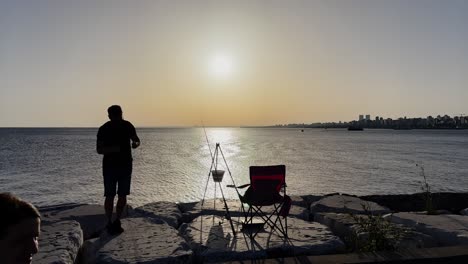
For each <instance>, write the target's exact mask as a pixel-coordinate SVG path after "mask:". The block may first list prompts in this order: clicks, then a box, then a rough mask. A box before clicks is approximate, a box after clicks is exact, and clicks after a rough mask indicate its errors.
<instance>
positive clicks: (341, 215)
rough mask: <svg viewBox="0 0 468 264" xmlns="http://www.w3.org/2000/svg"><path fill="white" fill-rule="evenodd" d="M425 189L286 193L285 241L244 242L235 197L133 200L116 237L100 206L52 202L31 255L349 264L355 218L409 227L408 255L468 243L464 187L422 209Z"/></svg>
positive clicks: (85, 263) (84, 262) (277, 237)
mask: <svg viewBox="0 0 468 264" xmlns="http://www.w3.org/2000/svg"><path fill="white" fill-rule="evenodd" d="M425 195H426V193H413V194H401V195H399V194H395V195H369V196H355V195H347V194H340V193H329V194H325V195H302V196H291V199H292V205H291V210H290V212H289V216H288V222H287V223H288V227H289V228H290V230H289V235H288V238H287V240H288V241H289V242H288V243H285V242H281V241H282V240H283V239H284V237H283V238H282V237H281V234H279V233H277V232H275V231H274V230H270V229H271V228H269V227H268V226H264V230H263V231H262V232H260V233H258V235H257V236H256V237H255V245H256V246H254V245H251V243H250V242H248V241H249V239H248V235H247V237H246V233H245V231H242V229H241V227H242V224H241V221H240V220H241V219H243V215H242V214H241V211H240V202H239V200H236V199H227V201H226V203H227V205H228V207H229V211H230V217H229V218H228V217H227V215H226V211H225V209H224V202H223V201H222V199H221V198H217V199H207V200H205V205H202V204H201V202H200V201H195V202H189V203H177V204H176V203H173V202H164V201H157V202H152V203H149V204H145V205H143V206H139V207H136V208H133V207H132V205H131V204H130V205H128V206H127V208H126V210H125V211H124V214H123V216H122V226H123V228H124V229H125V231H124V232H123V233H122V234H119V235H114V236H111V235H109V234H108V233H107V231H106V230H105V225H106V222H107V220H106V217H105V215H104V208H103V206H102V205H97V204H79V203H76V204H75V203H64V204H57V205H53V206H45V207H40V208H39V211H40V212H41V215H42V226H41V233H42V234H41V236H40V238H39V242H40V245H41V246H40V250H39V253H38V254H37V255H35V256H34V258H33V260H34V263H36V264H49V263H67V264H68V263H70V264H72V263H73V264H94V263H109V264H112V263H140V262H142V263H205V262H216V263H219V262H232V261H245V260H254V259H262V260H264V259H269V258H276V259H278V258H280V259H283V260H286V259H288V258H294V259H296V258H297V257H298V256H299V257H305V258H310V257H311V256H317V257H319V256H323V257H322V258H325V259H327V258H328V257H326V256H325V255H330V256H332V255H333V256H334V257H333V258H336V257H337V256H338V258H339V259H342V260H343V262H346V260H349V259H350V258H356V257H359V256H360V255H356V253H358V252H359V251H357V249H356V248H357V247H358V246H359V245H360V244H359V243H362V242H359V241H362V238H359V236H358V238H359V240H350V239H349V238H350V237H352V236H353V234H354V232H358V233H356V234H359V232H361V235H362V234H365V232H364V233H362V232H363V231H359V230H360V228H361V227H362V226H361V227H359V225H358V223H359V222H356V221H358V220H357V219H358V218H360V219H371V220H372V221H376V222H375V223H383V222H388V225H391V226H405V228H407V229H408V230H410V229H411V230H412V231H411V232H410V233H408V234H410V237H408V238H405V239H404V241H403V242H402V243H403V244H402V247H403V248H402V249H407V248H409V249H410V250H416V251H414V252H419V253H418V254H414V257H413V260H416V259H427V258H429V259H434V258H438V256H439V255H440V256H443V257H444V258H447V257H449V258H451V256H455V255H456V254H458V255H459V253H451V252H452V251H450V249H444V248H443V247H447V246H468V230H466V226H468V192H461V193H460V192H443V193H432V194H431V195H432V196H431V197H432V202H433V205H434V207H433V208H432V209H434V211H431V212H429V211H428V212H424V211H425V210H424V209H425V206H426V205H427V204H426V203H425V202H426V201H425V197H426V196H425ZM364 205H366V206H364ZM366 215H367V216H366ZM231 217H232V218H231ZM356 217H357V218H356ZM229 219H231V220H229ZM359 221H361V220H359ZM363 221H366V220H363ZM233 223H234V225H235V227H233V226H232V224H233ZM230 224H231V226H230ZM234 229H236V230H237V231H236V232H235V233H234V231H235V230H234ZM268 230H270V231H268ZM372 232H375V231H372ZM383 235H384V236H386V234H383ZM364 237H367V236H364ZM393 240H394V239H393V238H390V240H389V241H393ZM431 248H437V250H439V251H440V253H439V254H438V255H431V254H428V253H424V252H431V250H430V249H431ZM420 249H423V250H425V249H428V250H426V251H420ZM418 250H419V251H418ZM398 252H400V251H399V249H398V248H397V249H396V251H389V253H386V254H382V255H385V256H386V257H385V258H384V259H383V260H382V261H389V260H392V256H398V254H400V253H398ZM421 252H423V253H421ZM457 252H459V251H457ZM350 253H351V255H350ZM394 253H396V254H394ZM337 254H338V255H337ZM353 254H354V255H353ZM466 255H468V252H467V253H466ZM367 256H369V255H367ZM400 256H401V254H400ZM408 257H409V258H410V259H411V254H410V255H409V256H405V258H408ZM312 258H313V257H312ZM367 260H368V259H367ZM362 262H365V259H362ZM354 263H360V262H359V261H358V262H354Z"/></svg>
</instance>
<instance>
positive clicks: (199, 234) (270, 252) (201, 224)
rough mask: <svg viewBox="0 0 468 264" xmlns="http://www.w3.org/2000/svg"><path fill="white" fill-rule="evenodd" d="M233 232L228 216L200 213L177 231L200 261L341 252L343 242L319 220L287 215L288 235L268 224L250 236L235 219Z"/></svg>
mask: <svg viewBox="0 0 468 264" xmlns="http://www.w3.org/2000/svg"><path fill="white" fill-rule="evenodd" d="M233 224H234V228H235V230H236V235H234V234H233V232H232V229H231V226H230V223H229V221H228V220H223V219H222V218H220V217H218V216H200V217H198V218H196V219H195V220H194V221H193V222H192V223H189V224H182V226H181V227H180V229H179V230H180V232H181V234H182V235H183V236H184V238H185V239H186V240H187V241H188V242H189V244H190V247H191V248H192V249H193V250H194V251H195V255H196V260H197V261H200V262H222V261H232V260H248V259H261V258H271V257H275V258H279V257H287V256H299V255H322V254H330V253H337V252H342V251H343V250H344V244H343V242H342V241H341V240H340V239H339V238H338V237H336V236H334V235H333V234H332V233H331V232H330V230H329V229H328V228H327V227H326V226H323V225H321V224H319V223H310V222H306V221H303V220H300V219H295V218H288V236H289V239H284V238H283V237H282V236H280V235H278V234H277V232H276V231H275V232H271V230H270V229H269V228H267V229H266V230H264V231H262V232H260V233H258V234H257V236H256V237H255V238H254V240H250V238H249V235H248V233H243V232H242V231H241V224H239V222H236V221H235V222H234V223H233Z"/></svg>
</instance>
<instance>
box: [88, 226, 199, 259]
mask: <svg viewBox="0 0 468 264" xmlns="http://www.w3.org/2000/svg"><path fill="white" fill-rule="evenodd" d="M122 227H123V228H124V229H125V231H124V232H123V233H122V234H120V235H117V236H110V235H109V234H107V232H103V233H102V235H101V237H100V238H99V239H97V240H95V241H92V243H90V244H88V245H87V247H85V250H86V252H84V255H86V256H91V257H92V256H95V259H90V258H89V257H88V259H87V260H86V261H87V262H86V263H113V264H114V263H191V259H192V250H191V249H190V248H189V246H188V244H187V242H185V240H184V239H183V238H182V237H181V236H179V234H178V232H177V230H176V229H174V228H172V227H171V226H169V225H168V224H166V223H165V222H164V221H162V220H158V219H147V218H126V219H122ZM93 251H94V252H95V253H94V252H93Z"/></svg>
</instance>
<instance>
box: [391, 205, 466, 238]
mask: <svg viewBox="0 0 468 264" xmlns="http://www.w3.org/2000/svg"><path fill="white" fill-rule="evenodd" d="M386 218H388V220H389V221H391V222H394V223H399V224H402V225H405V226H408V227H411V228H413V229H415V230H416V231H418V232H421V233H424V234H427V235H429V236H431V237H433V238H434V239H436V241H437V243H438V245H439V246H455V245H468V216H464V215H447V214H445V215H426V214H422V213H408V212H401V213H395V214H393V215H392V216H391V217H390V216H388V217H386Z"/></svg>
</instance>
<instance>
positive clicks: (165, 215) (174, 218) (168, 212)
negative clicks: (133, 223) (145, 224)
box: [134, 202, 182, 229]
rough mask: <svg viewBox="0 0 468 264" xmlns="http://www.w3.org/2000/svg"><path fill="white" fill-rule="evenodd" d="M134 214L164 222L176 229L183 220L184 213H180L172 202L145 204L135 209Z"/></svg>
mask: <svg viewBox="0 0 468 264" xmlns="http://www.w3.org/2000/svg"><path fill="white" fill-rule="evenodd" d="M134 212H135V213H136V214H138V215H141V216H144V217H149V218H153V219H161V220H164V221H165V222H166V223H167V224H168V225H170V226H172V227H174V228H176V229H177V228H178V227H179V225H180V223H181V218H182V212H180V210H179V208H178V206H177V204H176V203H172V202H154V203H150V204H145V205H143V206H140V207H137V208H135V210H134Z"/></svg>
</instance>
